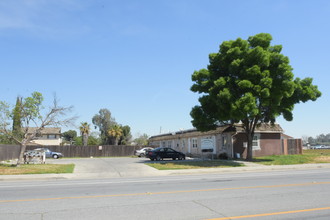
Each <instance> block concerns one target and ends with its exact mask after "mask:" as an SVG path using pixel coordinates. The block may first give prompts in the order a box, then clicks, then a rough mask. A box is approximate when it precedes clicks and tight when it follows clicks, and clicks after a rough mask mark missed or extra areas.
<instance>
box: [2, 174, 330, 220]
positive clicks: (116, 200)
mask: <svg viewBox="0 0 330 220" xmlns="http://www.w3.org/2000/svg"><path fill="white" fill-rule="evenodd" d="M154 218H155V219H157V220H161V219H330V169H317V170H305V171H304V170H289V171H268V172H255V173H254V172H248V173H222V174H203V175H184V176H180V175H179V176H158V177H141V178H125V177H124V178H102V179H84V180H83V179H80V180H78V179H76V180H57V181H13V182H10V181H5V182H0V219H25V220H28V219H43V220H48V219H70V220H75V219H154Z"/></svg>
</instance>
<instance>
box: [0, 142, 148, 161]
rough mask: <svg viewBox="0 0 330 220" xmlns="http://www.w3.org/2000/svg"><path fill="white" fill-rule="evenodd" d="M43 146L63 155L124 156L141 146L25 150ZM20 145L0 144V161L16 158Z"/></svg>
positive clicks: (30, 147)
mask: <svg viewBox="0 0 330 220" xmlns="http://www.w3.org/2000/svg"><path fill="white" fill-rule="evenodd" d="M39 147H45V148H48V149H50V150H51V151H55V152H60V153H62V154H63V155H64V157H124V156H133V155H134V152H135V150H138V149H141V148H142V147H143V146H128V145H127V146H126V145H119V146H114V145H102V146H86V147H83V146H27V147H26V150H33V149H36V148H39ZM19 151H20V146H17V145H0V161H5V160H12V159H17V158H18V155H19Z"/></svg>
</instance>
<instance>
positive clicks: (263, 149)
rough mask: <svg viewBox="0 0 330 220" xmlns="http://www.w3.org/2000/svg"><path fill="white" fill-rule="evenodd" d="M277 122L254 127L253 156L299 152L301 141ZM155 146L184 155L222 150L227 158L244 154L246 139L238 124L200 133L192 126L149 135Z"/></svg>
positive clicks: (205, 153)
mask: <svg viewBox="0 0 330 220" xmlns="http://www.w3.org/2000/svg"><path fill="white" fill-rule="evenodd" d="M288 139H291V137H289V136H287V135H284V134H283V129H282V128H281V126H280V125H278V124H275V125H271V124H262V125H260V126H258V127H257V128H256V130H255V135H254V138H253V156H265V155H281V154H296V153H301V150H299V149H300V148H301V147H302V146H301V140H300V142H299V140H298V141H296V140H295V139H292V140H293V141H289V142H290V143H289V144H288ZM149 144H150V145H152V146H155V147H170V148H173V149H175V150H178V151H181V152H183V153H185V154H187V155H188V156H189V155H190V156H215V157H218V156H219V155H220V154H223V153H225V154H226V155H227V156H228V157H230V158H242V157H246V148H247V138H246V135H245V134H244V133H243V128H242V125H241V124H236V125H235V126H228V125H226V126H220V127H218V128H217V129H216V130H212V131H207V132H200V131H197V130H196V129H189V130H183V131H177V132H173V133H167V134H160V135H155V136H152V137H150V139H149Z"/></svg>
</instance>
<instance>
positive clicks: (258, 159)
mask: <svg viewBox="0 0 330 220" xmlns="http://www.w3.org/2000/svg"><path fill="white" fill-rule="evenodd" d="M273 161H274V160H273V159H266V158H253V160H252V161H251V162H253V163H264V162H273Z"/></svg>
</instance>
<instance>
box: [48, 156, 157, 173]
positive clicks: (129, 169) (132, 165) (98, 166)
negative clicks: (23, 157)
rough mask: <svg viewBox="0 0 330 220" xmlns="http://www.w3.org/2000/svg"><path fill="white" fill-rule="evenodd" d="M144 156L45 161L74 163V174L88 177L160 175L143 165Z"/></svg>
mask: <svg viewBox="0 0 330 220" xmlns="http://www.w3.org/2000/svg"><path fill="white" fill-rule="evenodd" d="M148 161H149V159H146V158H130V157H118V158H79V159H76V158H72V159H71V158H62V159H58V160H55V159H47V160H46V163H56V164H70V163H74V164H75V169H74V175H76V176H82V177H83V176H86V177H87V176H90V177H128V176H130V177H132V176H154V175H160V173H159V171H158V170H156V169H154V168H152V167H150V166H147V165H145V164H144V163H145V162H148Z"/></svg>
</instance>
